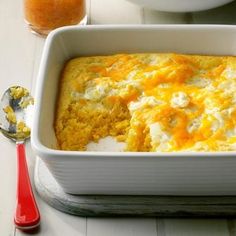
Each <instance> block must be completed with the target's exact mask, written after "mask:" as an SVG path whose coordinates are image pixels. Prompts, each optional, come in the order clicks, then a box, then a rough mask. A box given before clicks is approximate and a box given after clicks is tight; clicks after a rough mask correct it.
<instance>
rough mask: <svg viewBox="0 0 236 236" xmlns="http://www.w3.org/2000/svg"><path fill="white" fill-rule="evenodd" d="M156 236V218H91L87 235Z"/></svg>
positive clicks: (88, 221) (88, 222)
mask: <svg viewBox="0 0 236 236" xmlns="http://www.w3.org/2000/svg"><path fill="white" fill-rule="evenodd" d="M105 235H112V236H121V235H122V236H144V235H145V236H146V235H147V236H156V235H157V232H156V221H155V219H154V218H146V219H142V218H100V219H99V218H89V219H88V220H87V236H105Z"/></svg>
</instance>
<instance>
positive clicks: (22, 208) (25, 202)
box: [14, 143, 40, 229]
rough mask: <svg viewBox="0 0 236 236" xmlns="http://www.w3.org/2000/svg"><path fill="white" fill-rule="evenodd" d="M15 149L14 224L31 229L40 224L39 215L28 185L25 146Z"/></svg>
mask: <svg viewBox="0 0 236 236" xmlns="http://www.w3.org/2000/svg"><path fill="white" fill-rule="evenodd" d="M16 149H17V167H18V176H17V177H18V179H17V192H16V201H17V203H16V212H15V218H14V222H15V225H16V227H18V228H21V229H31V228H34V227H36V226H37V225H38V224H39V222H40V214H39V210H38V207H37V204H36V202H35V199H34V195H33V191H32V188H31V185H30V178H29V173H28V168H27V163H26V158H25V146H24V144H22V143H19V144H16Z"/></svg>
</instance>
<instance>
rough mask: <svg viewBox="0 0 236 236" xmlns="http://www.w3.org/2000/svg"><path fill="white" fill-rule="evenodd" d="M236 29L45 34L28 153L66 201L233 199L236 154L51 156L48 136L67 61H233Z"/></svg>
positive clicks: (52, 145) (65, 153)
mask: <svg viewBox="0 0 236 236" xmlns="http://www.w3.org/2000/svg"><path fill="white" fill-rule="evenodd" d="M235 42H236V27H235V26H217V25H214V26H213V25H211V26H209V25H204V26H203V25H194V26H192V25H191V26H190V25H163V26H86V27H83V26H82V27H64V28H61V29H58V30H56V31H54V32H52V33H51V34H50V35H49V36H48V38H47V40H46V44H45V48H44V51H43V56H42V61H41V65H40V70H39V75H38V80H37V86H36V98H35V100H36V105H35V114H34V115H35V116H34V123H33V129H32V139H31V140H32V147H33V149H34V151H35V153H36V155H38V156H39V157H40V158H42V160H43V161H44V162H45V163H46V165H47V167H48V168H49V170H50V171H51V173H52V174H53V176H54V177H55V179H56V180H57V181H58V183H59V184H60V185H61V186H62V188H63V189H64V190H65V191H66V192H68V193H73V194H142V195H147V194H150V195H151V194H157V195H233V194H236V153H235V152H217V153H210V152H209V153H198V152H195V153H181V152H179V153H168V154H167V153H162V154H160V153H137V152H132V153H127V152H108V151H106V150H104V149H103V147H102V148H101V151H86V152H80V151H60V150H56V149H55V147H56V138H55V134H54V129H53V121H54V110H55V104H56V99H57V89H58V83H59V76H60V73H61V70H62V67H63V65H64V63H65V62H66V61H67V60H68V59H69V58H72V57H75V56H83V55H101V54H104V55H106V54H113V53H120V52H126V53H132V52H179V53H191V54H210V55H235V54H236V44H235Z"/></svg>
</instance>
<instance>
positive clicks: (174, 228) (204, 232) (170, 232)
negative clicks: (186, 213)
mask: <svg viewBox="0 0 236 236" xmlns="http://www.w3.org/2000/svg"><path fill="white" fill-rule="evenodd" d="M164 232H165V236H189V235H191V236H211V235H212V236H222V235H229V230H228V225H227V222H226V220H217V219H216V220H213V219H174V220H170V219H169V220H164Z"/></svg>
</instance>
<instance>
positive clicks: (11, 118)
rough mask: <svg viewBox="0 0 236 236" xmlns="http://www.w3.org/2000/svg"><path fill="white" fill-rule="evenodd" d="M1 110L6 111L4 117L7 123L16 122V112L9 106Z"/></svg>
mask: <svg viewBox="0 0 236 236" xmlns="http://www.w3.org/2000/svg"><path fill="white" fill-rule="evenodd" d="M3 111H4V112H5V113H6V117H7V120H8V122H9V123H11V124H16V114H15V112H14V111H13V109H12V108H11V107H10V106H6V107H4V108H3Z"/></svg>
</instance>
